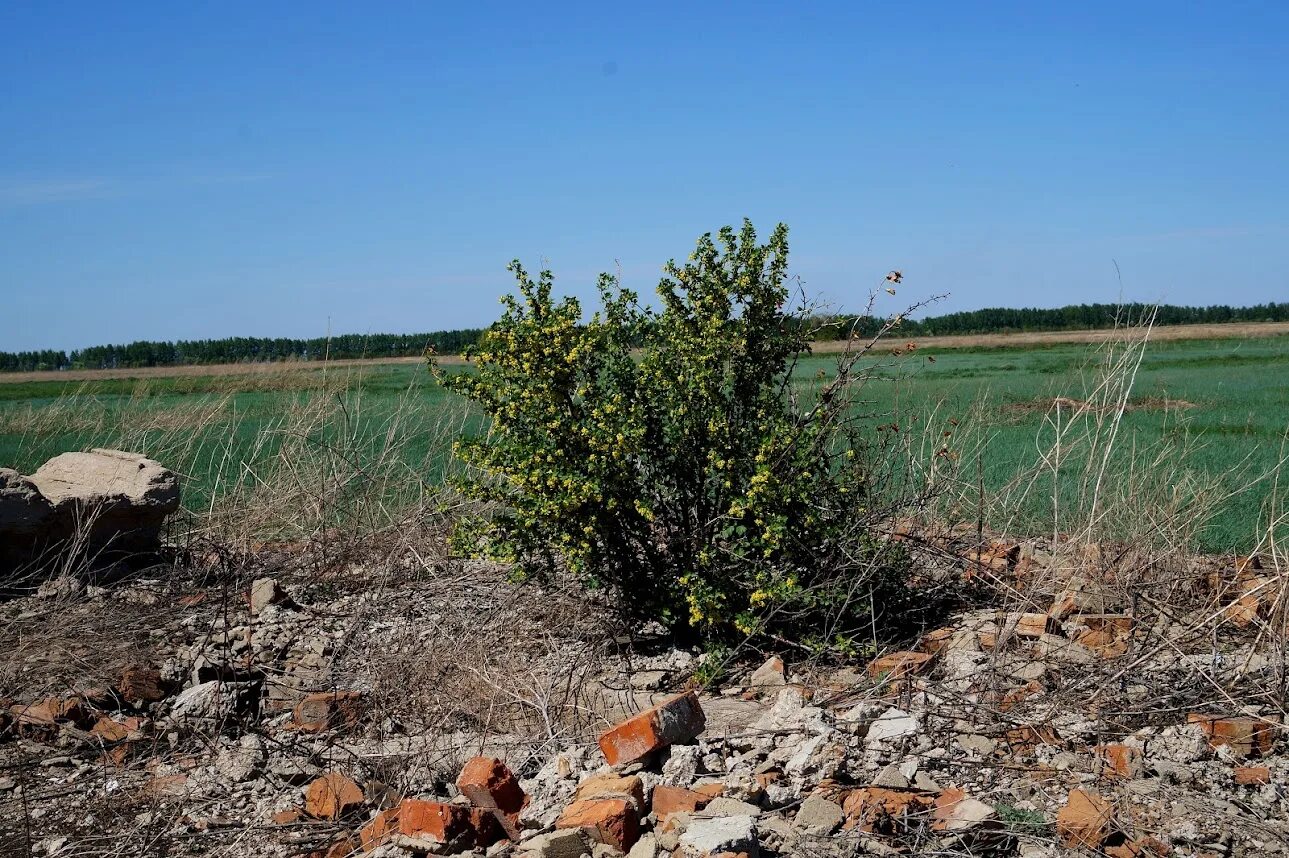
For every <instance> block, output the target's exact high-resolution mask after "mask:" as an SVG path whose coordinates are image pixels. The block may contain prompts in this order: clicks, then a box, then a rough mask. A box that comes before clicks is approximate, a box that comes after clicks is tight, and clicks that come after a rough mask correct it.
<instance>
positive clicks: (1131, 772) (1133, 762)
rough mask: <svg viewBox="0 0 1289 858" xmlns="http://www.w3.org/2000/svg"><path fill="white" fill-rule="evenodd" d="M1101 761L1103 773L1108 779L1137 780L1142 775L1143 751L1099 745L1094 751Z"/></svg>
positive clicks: (1128, 747)
mask: <svg viewBox="0 0 1289 858" xmlns="http://www.w3.org/2000/svg"><path fill="white" fill-rule="evenodd" d="M1094 750H1095V751H1096V755H1097V756H1098V757H1099V758H1100V759H1101V764H1102V765H1101V773H1102V774H1103V775H1105V776H1106V777H1116V778H1125V779H1129V778H1135V777H1137V776H1138V775H1139V774H1141V749H1139V748H1133V747H1131V746H1129V745H1121V744H1117V743H1116V744H1109V745H1097V746H1096V748H1095V749H1094Z"/></svg>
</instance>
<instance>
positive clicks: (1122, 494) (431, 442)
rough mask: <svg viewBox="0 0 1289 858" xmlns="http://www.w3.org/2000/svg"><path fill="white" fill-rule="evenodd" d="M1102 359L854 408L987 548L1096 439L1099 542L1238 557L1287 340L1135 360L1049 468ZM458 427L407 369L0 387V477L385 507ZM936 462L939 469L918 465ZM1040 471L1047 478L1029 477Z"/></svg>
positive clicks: (1272, 424)
mask: <svg viewBox="0 0 1289 858" xmlns="http://www.w3.org/2000/svg"><path fill="white" fill-rule="evenodd" d="M1103 356H1104V352H1102V351H1098V350H1096V349H1094V348H1093V347H1091V346H1087V345H1075V344H1069V345H1056V346H1049V347H1044V348H1025V349H988V350H971V349H955V350H940V351H935V350H930V349H924V350H920V351H918V352H915V353H913V354H911V355H906V356H904V357H902V358H888V357H877V358H874V359H873V363H874V369H875V375H876V377H875V379H874V380H873V382H872V383H870V384H869V385H868V386H867V387H866V389H865V396H866V398H867V399H868V402H866V403H865V404H864V405H862V406H861V407H862V409H863V411H864V413H865V414H866V415H868V417H867V418H866V419H869V420H871V422H872V430H873V437H874V438H875V439H878V438H887V439H890V438H891V437H896V438H898V439H900V440H902V441H903V442H905V446H906V447H908V448H912V449H914V450H915V451H917V454H918V460H919V462H920V463H921V464H920V465H919V467H921V466H925V465H926V464H927V463H928V462H931V461H932V460H934V461H935V462H936V467H937V468H938V469H939V472H941V473H944V472H945V469H946V468H947V467H948V466H950V465H953V466H955V467H956V473H957V478H956V483H957V486H958V495H959V497H958V501H959V503H958V509H957V510H956V513H957V514H963V513H965V512H966V511H970V510H971V509H972V508H973V505H974V508H976V509H978V510H980V511H981V512H982V513H983V514H984V515H985V517H986V518H987V519H988V520H989V521H990V523H992V524H994V525H995V526H998V527H1000V528H1006V529H1007V530H1009V531H1031V532H1039V533H1045V532H1050V531H1051V530H1053V528H1054V524H1053V516H1054V507H1055V511H1056V512H1055V514H1056V517H1057V524H1056V525H1055V527H1056V528H1058V529H1061V528H1062V527H1063V526H1064V525H1065V524H1066V523H1067V522H1069V521H1075V520H1077V518H1078V514H1079V512H1080V511H1082V512H1083V513H1086V511H1087V510H1086V507H1087V506H1088V504H1089V501H1088V497H1089V494H1090V490H1089V483H1088V481H1087V479H1086V475H1087V474H1088V473H1089V471H1088V468H1087V467H1085V466H1086V465H1087V464H1088V463H1089V462H1091V464H1092V465H1093V467H1094V468H1097V469H1099V468H1100V463H1101V461H1102V457H1103V449H1104V448H1102V447H1100V446H1094V445H1099V444H1101V443H1103V442H1104V441H1105V440H1106V439H1107V437H1109V434H1110V433H1111V432H1112V431H1113V432H1114V433H1115V434H1114V441H1115V443H1114V446H1113V449H1112V450H1111V451H1110V452H1109V454H1105V455H1104V461H1105V463H1106V464H1105V467H1104V476H1103V477H1102V480H1101V484H1102V487H1101V488H1100V489H1097V490H1096V491H1097V493H1098V495H1099V497H1100V498H1101V499H1102V500H1101V502H1102V503H1103V504H1106V503H1107V501H1106V500H1105V499H1106V498H1111V497H1113V498H1116V499H1117V500H1118V502H1119V503H1120V504H1121V506H1120V507H1118V508H1115V507H1113V506H1109V505H1107V507H1106V509H1107V511H1106V513H1105V514H1104V517H1105V518H1106V519H1111V520H1110V521H1106V522H1103V524H1107V525H1113V524H1114V523H1115V521H1114V520H1113V519H1116V518H1118V517H1121V516H1122V514H1123V510H1124V509H1132V510H1136V511H1138V512H1140V513H1141V514H1143V515H1146V516H1149V515H1152V514H1154V513H1156V512H1158V511H1160V510H1164V509H1165V508H1167V507H1168V506H1169V504H1173V505H1175V506H1176V505H1181V506H1185V505H1186V503H1187V501H1186V500H1185V498H1184V497H1183V496H1184V495H1186V493H1187V492H1190V493H1192V494H1195V495H1196V497H1197V498H1199V499H1201V500H1203V502H1204V503H1208V504H1211V505H1213V514H1212V515H1211V516H1210V517H1209V518H1208V521H1207V524H1206V526H1205V527H1204V528H1203V529H1202V530H1199V531H1198V532H1196V533H1195V534H1194V536H1193V541H1194V542H1195V543H1196V547H1200V548H1203V549H1206V550H1212V551H1229V550H1236V551H1248V550H1251V549H1253V548H1254V547H1256V546H1257V545H1258V540H1259V538H1260V537H1261V536H1262V535H1263V534H1265V532H1266V529H1265V521H1266V512H1267V509H1266V508H1267V506H1268V500H1269V499H1270V498H1271V497H1272V496H1273V494H1275V492H1273V489H1274V474H1273V472H1275V470H1276V467H1277V464H1278V463H1279V462H1280V461H1281V459H1282V457H1283V456H1284V455H1285V452H1286V451H1285V448H1284V443H1285V439H1286V431H1287V429H1289V337H1275V338H1261V339H1244V340H1237V339H1225V340H1191V341H1176V342H1166V343H1159V344H1155V345H1151V346H1149V347H1148V348H1147V349H1146V351H1145V355H1144V359H1143V360H1142V362H1141V366H1140V371H1139V372H1138V373H1137V374H1136V377H1135V383H1134V384H1133V386H1132V388H1131V395H1130V398H1129V408H1128V410H1127V411H1126V413H1124V414H1123V419H1122V422H1121V424H1120V425H1119V426H1118V427H1117V430H1115V428H1114V427H1113V419H1112V418H1113V414H1112V410H1110V409H1106V410H1088V411H1084V412H1083V413H1082V414H1081V415H1079V416H1077V417H1075V416H1072V415H1073V413H1074V412H1075V411H1076V405H1075V404H1072V403H1065V404H1063V406H1062V409H1061V412H1060V419H1061V421H1062V423H1061V425H1062V426H1066V427H1067V430H1068V431H1070V435H1069V437H1068V438H1067V440H1066V441H1065V442H1063V443H1062V445H1061V450H1060V457H1059V459H1058V460H1057V463H1058V464H1057V465H1054V464H1053V463H1052V459H1051V456H1050V448H1052V439H1053V438H1054V437H1055V432H1056V429H1055V423H1054V422H1053V421H1054V420H1055V419H1056V417H1057V412H1056V411H1054V410H1053V409H1052V408H1051V405H1052V401H1053V399H1054V398H1055V397H1058V396H1059V397H1067V398H1069V399H1071V400H1078V401H1085V400H1093V399H1095V398H1096V397H1095V396H1094V395H1093V394H1092V392H1091V391H1092V390H1093V389H1094V388H1095V386H1096V383H1097V379H1098V371H1097V366H1098V361H1099V360H1100V359H1101V358H1102V357H1103ZM832 365H834V359H833V358H831V357H828V358H825V357H810V358H805V359H803V360H802V362H801V364H800V366H799V367H798V369H797V379H798V384H799V385H800V386H801V387H802V388H806V387H808V385H809V382H810V380H811V379H812V378H814V377H815V376H816V375H817V374H818V372H819V371H820V370H824V371H825V372H826V371H827V370H828V368H829V367H831V366H832ZM477 425H478V421H477V420H475V419H473V418H472V417H471V416H470V415H469V414H468V413H467V412H466V410H465V408H464V406H463V405H462V404H461V403H460V401H458V400H456V399H455V398H454V397H453V396H452V395H451V394H448V393H446V392H445V391H443V390H442V389H440V388H439V387H438V386H437V385H436V384H435V383H434V382H433V381H432V380H431V379H430V378H429V376H428V374H427V372H426V370H425V369H424V367H422V366H419V365H410V364H401V365H370V366H365V367H362V368H357V369H356V368H353V367H346V368H343V369H340V370H335V369H332V370H330V371H327V372H324V371H323V370H322V369H316V368H309V369H291V370H283V371H282V372H280V373H269V374H265V373H262V372H261V373H258V374H255V375H237V374H230V373H228V372H223V373H220V374H213V375H209V376H191V375H190V376H182V377H171V378H152V379H148V380H147V381H134V380H130V379H104V380H98V381H91V382H81V383H71V382H60V381H40V382H24V383H16V384H0V463H3V464H4V465H6V466H13V467H16V468H18V469H19V470H21V471H24V472H30V471H31V470H33V469H34V468H36V467H37V466H39V465H40V463H41V462H43V461H44V460H45V459H47V458H49V457H50V456H52V455H55V454H56V453H59V452H62V451H65V450H72V449H83V448H87V447H91V446H113V447H123V448H129V449H134V450H139V451H142V452H146V453H148V454H150V455H153V456H155V457H157V458H159V459H161V460H162V461H164V462H166V463H167V464H169V465H171V466H173V467H176V468H178V469H180V470H181V471H182V472H183V473H184V474H185V476H186V478H187V480H186V487H185V493H186V500H185V503H186V506H187V507H188V508H189V509H190V510H192V511H193V512H195V513H207V512H210V511H211V510H213V509H217V508H219V507H220V506H221V505H226V504H230V503H234V502H239V501H242V502H244V501H245V500H246V499H247V497H248V496H250V495H254V494H255V493H256V492H259V493H260V494H261V495H263V496H267V493H268V491H269V487H270V484H272V483H274V482H276V481H280V480H281V479H282V478H283V475H284V474H286V475H289V477H290V479H292V480H294V481H295V482H296V483H298V484H299V486H298V487H297V495H299V496H307V495H308V494H309V493H310V492H315V493H316V494H319V495H322V494H326V493H328V492H330V493H332V494H335V493H337V492H340V493H344V492H350V493H355V492H358V491H359V487H358V484H360V483H365V484H367V485H366V490H367V491H368V492H370V489H371V485H372V484H378V485H379V490H380V491H381V492H383V493H386V494H388V493H391V492H393V493H396V494H397V493H400V492H405V493H408V494H416V495H418V496H424V494H425V493H426V492H432V490H433V488H434V486H435V485H436V484H437V483H439V482H440V481H441V479H442V476H443V472H444V468H445V467H446V465H447V461H448V453H447V451H448V445H449V442H450V438H451V436H452V435H453V434H454V433H455V432H456V431H458V430H459V429H460V428H461V427H466V428H467V429H470V428H472V427H476V426H477ZM878 427H882V428H881V429H879V428H878ZM945 432H949V433H950V434H949V435H948V436H945V435H944V433H945ZM896 433H898V434H896ZM940 446H945V447H947V451H946V454H945V455H943V456H942V457H940V458H939V459H935V458H934V453H935V451H936V450H937V449H938V448H939V447H940ZM1040 451H1048V452H1049V460H1048V461H1049V463H1048V465H1047V466H1046V467H1043V466H1039V467H1037V468H1035V465H1036V463H1040V462H1041V461H1042V459H1041V457H1040ZM1053 472H1055V476H1054V475H1053ZM315 482H316V483H317V485H314V483H315ZM1053 482H1055V484H1056V487H1057V491H1056V492H1054V491H1053ZM980 485H983V487H984V490H985V491H984V496H985V499H986V500H983V501H982V500H981V498H980V496H979V492H978V491H977V488H978V486H980ZM972 492H975V495H974V497H975V500H974V501H973V500H972V499H971V498H972ZM1226 494H1229V496H1223V495H1226ZM353 496H354V497H357V494H354V495H353ZM366 496H370V495H366ZM1179 498H1181V500H1179ZM391 503H392V501H391ZM1192 506H1193V507H1198V506H1203V503H1201V502H1200V500H1194V501H1193V502H1192ZM280 512H282V513H283V514H285V511H283V510H280ZM1161 514H1162V513H1161ZM1109 529H1110V530H1111V531H1112V530H1113V527H1110V528H1109Z"/></svg>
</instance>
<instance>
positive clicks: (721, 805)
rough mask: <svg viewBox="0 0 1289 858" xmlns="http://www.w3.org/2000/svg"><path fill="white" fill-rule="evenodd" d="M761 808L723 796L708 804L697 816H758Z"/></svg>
mask: <svg viewBox="0 0 1289 858" xmlns="http://www.w3.org/2000/svg"><path fill="white" fill-rule="evenodd" d="M760 812H761V808H759V807H757V806H756V805H755V804H749V803H748V802H746V801H739V800H738V799H736V798H729V797H727V796H721V797H720V798H716V799H713V800H712V801H710V802H708V804H707V806H706V807H704V808H703V809H702V810H701V811H699V812H698V813H697V814H696V816H700V817H712V816H757V815H758V814H760Z"/></svg>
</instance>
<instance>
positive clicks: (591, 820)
mask: <svg viewBox="0 0 1289 858" xmlns="http://www.w3.org/2000/svg"><path fill="white" fill-rule="evenodd" d="M555 827H556V828H574V829H578V830H580V831H584V832H586V833H587V834H588V835H589V836H590V837H592V838H593V839H595V840H597V841H599V842H600V843H607V844H608V845H610V846H613V847H615V848H617V849H620V850H621V851H623V852H626V851H628V850H630V849H631V847H632V846H633V845H634V844H635V842H636V840H638V839H639V838H640V817H639V815H638V814H637V813H636V809H635V808H634V807H632V806H631V802H629V801H626V800H624V799H620V798H596V799H588V800H586V801H575V802H573V803H572V804H570V805H569V806H568V807H567V808H565V809H564V813H563V814H561V815H560V818H559V819H557V820H556V821H555Z"/></svg>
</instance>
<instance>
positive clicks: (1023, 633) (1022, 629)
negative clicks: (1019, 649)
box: [1016, 614, 1057, 638]
mask: <svg viewBox="0 0 1289 858" xmlns="http://www.w3.org/2000/svg"><path fill="white" fill-rule="evenodd" d="M1056 631H1057V627H1056V622H1055V621H1054V620H1052V618H1051V617H1049V616H1048V615H1047V614H1021V615H1020V616H1019V617H1017V618H1016V636H1017V637H1021V638H1041V637H1042V636H1043V635H1045V634H1050V633H1053V632H1056Z"/></svg>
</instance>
